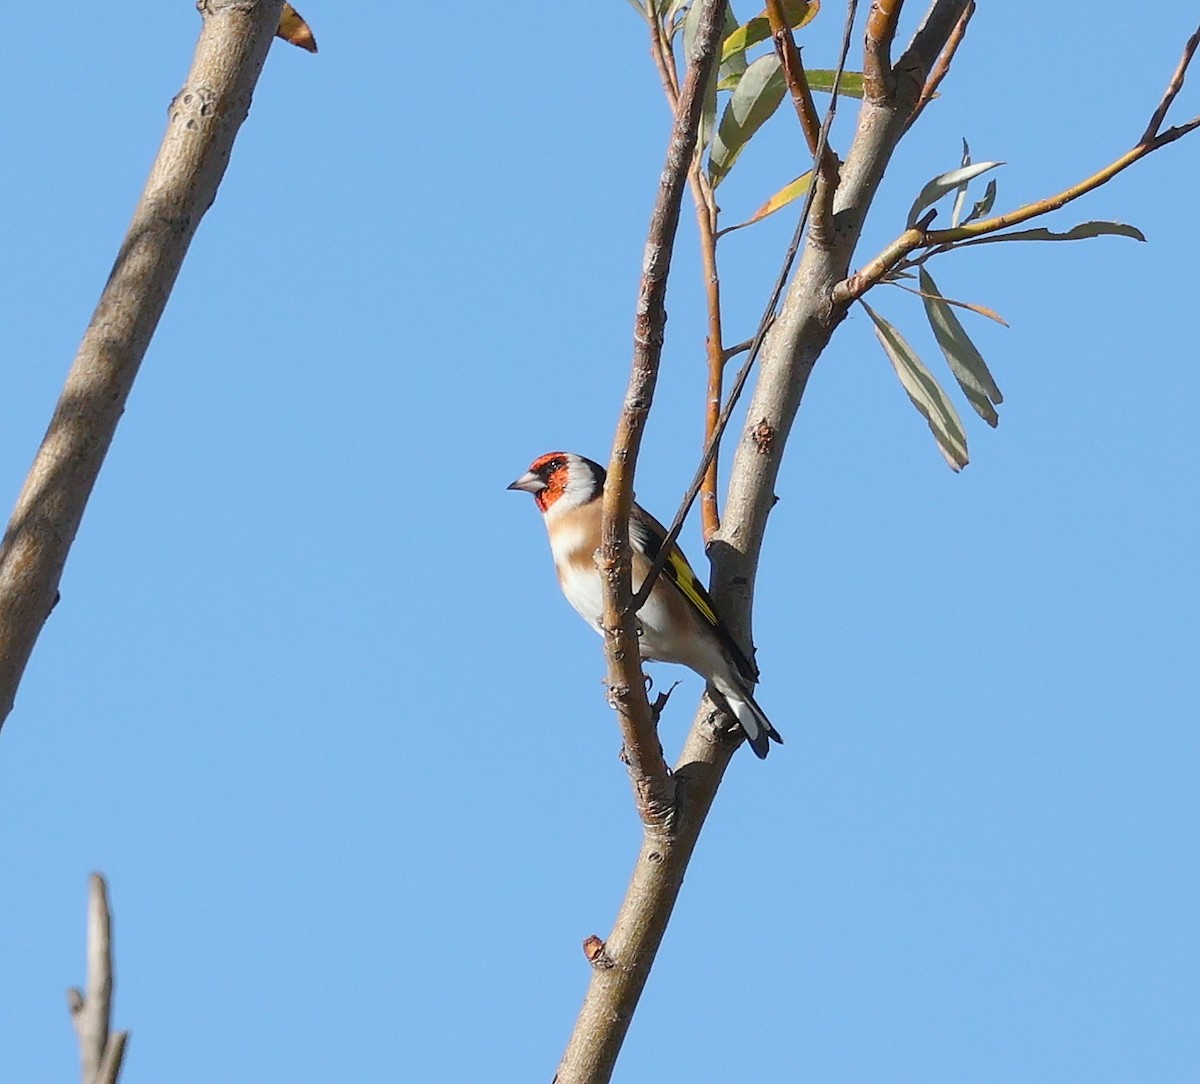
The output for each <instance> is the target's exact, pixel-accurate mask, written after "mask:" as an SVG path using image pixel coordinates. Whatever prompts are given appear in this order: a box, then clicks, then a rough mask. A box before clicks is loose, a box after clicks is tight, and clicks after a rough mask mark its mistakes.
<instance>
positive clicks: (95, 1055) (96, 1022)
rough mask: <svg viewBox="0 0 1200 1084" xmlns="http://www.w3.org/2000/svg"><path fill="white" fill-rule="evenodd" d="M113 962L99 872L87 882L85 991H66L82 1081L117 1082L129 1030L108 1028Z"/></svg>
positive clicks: (93, 1083) (104, 890)
mask: <svg viewBox="0 0 1200 1084" xmlns="http://www.w3.org/2000/svg"><path fill="white" fill-rule="evenodd" d="M112 992H113V964H112V916H111V913H110V912H109V908H108V888H107V886H106V885H105V883H104V878H103V877H102V876H101V875H100V874H99V873H93V874H92V876H91V878H90V880H89V882H88V921H87V995H86V996H84V995H83V994H82V993H80V992H79V990H77V989H74V988H72V989H70V990H68V991H67V1002H68V1004H69V1005H70V1008H71V1022H72V1023H73V1024H74V1025H75V1033H76V1035H77V1036H78V1037H79V1060H80V1063H81V1069H82V1080H83V1084H116V1081H117V1077H118V1076H119V1075H120V1072H121V1061H122V1058H123V1057H124V1055H125V1043H126V1041H127V1040H128V1038H129V1032H127V1031H118V1032H115V1033H114V1032H110V1030H109V1027H110V1023H111V1018H112Z"/></svg>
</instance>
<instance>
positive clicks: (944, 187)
mask: <svg viewBox="0 0 1200 1084" xmlns="http://www.w3.org/2000/svg"><path fill="white" fill-rule="evenodd" d="M1002 165H1004V163H1003V162H976V163H975V164H974V165H971V166H963V167H962V168H961V169H952V170H951V171H950V172H949V173H940V174H938V175H937V176H936V177H934V178H933V180H932V181H930V182H929V183H928V184H927V185H926V186H925V187H924V188H922V189H921V192H920V194H919V195H918V196H917V198H916V199H915V200H914V201H913V205H912V209H911V210H910V211H909V212H908V225H909V227H910V228H911V227H913V226H915V225H916V224H917V219H918V218H919V217H920V215H921V212H922V211H923V210H925V208H926V207H929V206H931V205H932V204H934V203H937V201H938V200H940V199H941V198H942V197H943V196H944V195H945V194H946V193H947V192H949V191H951V190H952V189H955V188H957V187H958V186H959V185H960V184H965V183H966V182H967V181H969V180H971V179H972V178H974V177H978V176H979V175H980V174H981V173H986V172H987V171H988V170H989V169H995V168H996V167H997V166H1002Z"/></svg>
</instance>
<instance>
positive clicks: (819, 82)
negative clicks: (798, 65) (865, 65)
mask: <svg viewBox="0 0 1200 1084" xmlns="http://www.w3.org/2000/svg"><path fill="white" fill-rule="evenodd" d="M804 74H805V75H807V76H808V86H809V89H810V90H820V91H823V92H824V93H826V94H832V93H833V77H834V76H835V75H837V72H836V71H834V70H833V69H831V68H815V69H814V70H813V71H806V72H805V73H804ZM838 93H839V94H844V95H846V97H848V98H861V97H862V96H863V94H864V91H863V73H862V72H842V78H841V81H840V82H839V83H838Z"/></svg>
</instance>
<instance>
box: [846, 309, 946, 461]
mask: <svg viewBox="0 0 1200 1084" xmlns="http://www.w3.org/2000/svg"><path fill="white" fill-rule="evenodd" d="M859 304H860V305H862V307H863V308H864V309H866V310H867V315H868V316H870V317H871V320H872V322H873V323H874V324H875V334H876V335H877V336H878V337H879V342H880V343H881V344H882V346H883V352H884V353H885V354H887V356H888V360H889V361H890V362H891V363H892V368H893V369H895V370H896V375H897V376H898V377H899V378H900V383H901V385H902V386H903V387H904V390H905V391H906V392H907V393H908V397H909V399H910V400H911V401H912V404H913V406H915V407H916V408H917V410H919V411H920V412H921V414H922V415H923V416H924V418H925V420H926V421H927V422H928V423H929V429H930V431H931V432H932V433H933V436H934V439H935V440H936V441H937V445H938V450H939V451H941V453H942V455H943V456H944V457H945V459H946V462H947V463H949V464H950V467H951V469H952V470H962V468H963V467H965V466H966V465H967V461H968V460H967V434H966V432H965V430H964V429H963V424H962V419H960V418H959V416H958V412H957V411H956V410H955V409H954V404H953V403H952V402H950V397H949V396H948V395H947V394H946V393H945V391H943V390H942V386H941V385H940V384H939V383H938V382H937V381H936V380H934V378H933V374H932V373H931V372H930V371H929V370H928V369H926V368H925V366H924V365H923V364H922V363H921V359H920V358H919V357H917V355H916V352H915V351H914V350H913V348H912V347H911V346H909V345H908V343H906V342H905V341H904V337H903V336H902V335H901V334H900V332H898V331H897V330H896V329H895V328H894V327H893V326H892V325H891V324H890V323H888V322H887V321H886V320H885V319H884V318H883V317H882V316H880V315H879V314H878V313H877V312H876V311H875V310H874V309H872V308H871V306H870V305H868V304H867V303H866V302H865V301H863V300H862V299H861V298H860V299H859Z"/></svg>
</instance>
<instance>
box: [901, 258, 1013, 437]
mask: <svg viewBox="0 0 1200 1084" xmlns="http://www.w3.org/2000/svg"><path fill="white" fill-rule="evenodd" d="M920 283H921V290H922V291H923V296H922V298H921V300H922V301H924V302H925V315H926V316H928V317H929V326H930V327H932V328H933V334H934V337H935V338H936V339H937V341H938V346H940V347H941V348H942V353H943V354H945V355H946V361H947V362H948V363H949V365H950V371H951V372H952V373H953V374H954V379H955V380H957V381H958V384H959V387H961V388H962V390H963V394H965V395H966V397H967V399H968V400H969V401H970V403H971V406H973V407H974V408H975V413H976V414H978V415H979V416H980V417H981V418H982V419H983V420H984V421H985V422H987V423H988V425H990V426H991V427H992V428H993V429H994V428H995V427H996V426H997V425H999V423H1000V415H999V414H997V413H996V407H997V406H999V405H1000V404H1001V403H1003V402H1004V396H1003V395H1001V394H1000V389H999V388H998V387H996V381H995V380H993V379H992V374H991V372H990V371H989V369H988V367H987V363H986V362H985V361H984V360H983V355H981V354H980V353H979V351H978V350H977V349H976V347H975V344H974V343H973V342H971V338H970V336H969V335H968V334H967V332H966V329H965V328H964V327H963V326H962V323H961V322H960V321H959V319H958V317H957V316H955V315H954V310H953V309H951V308H950V306H949V305H948V304H947V303H946V299H945V298H944V297H942V293H941V291H940V290H939V289H938V288H937V283H935V282H934V281H933V276H931V275H930V274H929V272H928V271H926V270H925V268H923V267H922V268H921V272H920Z"/></svg>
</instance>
